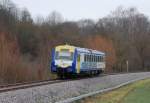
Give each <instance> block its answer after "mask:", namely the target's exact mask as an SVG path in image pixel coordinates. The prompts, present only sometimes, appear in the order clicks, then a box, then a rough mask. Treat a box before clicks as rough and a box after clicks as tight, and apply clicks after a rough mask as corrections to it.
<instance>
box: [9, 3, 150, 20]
mask: <svg viewBox="0 0 150 103" xmlns="http://www.w3.org/2000/svg"><path fill="white" fill-rule="evenodd" d="M12 1H13V2H14V3H15V4H16V5H17V7H19V8H24V7H25V8H27V9H28V10H29V12H30V13H31V15H32V17H34V18H35V17H36V16H38V15H41V16H43V17H46V16H48V15H49V14H50V13H51V12H52V11H57V12H59V13H61V14H62V16H63V17H64V18H65V19H67V20H79V19H85V18H90V19H94V20H97V19H98V18H101V17H104V16H107V15H108V14H109V13H110V12H111V11H113V10H115V9H116V8H117V7H118V6H123V7H125V8H128V7H137V8H138V10H139V11H140V12H142V13H144V14H146V15H147V16H149V17H150V0H12Z"/></svg>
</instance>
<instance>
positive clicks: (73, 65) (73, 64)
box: [72, 49, 77, 73]
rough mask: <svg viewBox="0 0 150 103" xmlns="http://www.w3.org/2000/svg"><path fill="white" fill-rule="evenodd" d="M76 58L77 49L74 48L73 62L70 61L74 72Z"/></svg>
mask: <svg viewBox="0 0 150 103" xmlns="http://www.w3.org/2000/svg"><path fill="white" fill-rule="evenodd" d="M76 59H77V49H75V52H74V57H73V63H72V72H73V73H76Z"/></svg>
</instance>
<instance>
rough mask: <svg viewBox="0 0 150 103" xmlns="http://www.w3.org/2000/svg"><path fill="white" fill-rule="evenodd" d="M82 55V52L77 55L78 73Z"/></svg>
mask: <svg viewBox="0 0 150 103" xmlns="http://www.w3.org/2000/svg"><path fill="white" fill-rule="evenodd" d="M80 65H81V57H80V54H78V55H77V73H80Z"/></svg>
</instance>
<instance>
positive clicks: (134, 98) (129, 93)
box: [77, 79, 150, 103]
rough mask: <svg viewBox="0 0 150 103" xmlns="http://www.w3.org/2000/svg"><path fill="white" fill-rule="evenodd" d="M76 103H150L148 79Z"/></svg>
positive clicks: (149, 82)
mask: <svg viewBox="0 0 150 103" xmlns="http://www.w3.org/2000/svg"><path fill="white" fill-rule="evenodd" d="M77 103H150V79H145V80H141V81H138V82H135V83H132V84H129V85H127V86H124V87H121V88H119V89H116V90H113V91H110V92H106V93H104V94H98V95H95V96H92V97H88V98H85V99H83V100H80V101H77Z"/></svg>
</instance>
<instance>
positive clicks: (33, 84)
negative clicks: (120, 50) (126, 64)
mask: <svg viewBox="0 0 150 103" xmlns="http://www.w3.org/2000/svg"><path fill="white" fill-rule="evenodd" d="M118 74H125V73H108V74H101V75H99V76H94V77H81V78H76V79H66V80H59V79H54V80H44V81H36V82H25V83H16V84H7V85H0V93H2V92H7V91H12V90H18V89H25V88H30V87H36V86H42V85H48V84H54V83H61V82H67V81H75V80H80V79H88V78H97V77H103V76H107V75H118Z"/></svg>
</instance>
